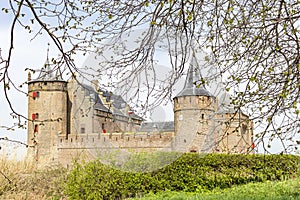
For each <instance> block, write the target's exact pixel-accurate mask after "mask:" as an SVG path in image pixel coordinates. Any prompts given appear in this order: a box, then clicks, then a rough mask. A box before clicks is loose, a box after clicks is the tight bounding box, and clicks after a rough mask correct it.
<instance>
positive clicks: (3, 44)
mask: <svg viewBox="0 0 300 200" xmlns="http://www.w3.org/2000/svg"><path fill="white" fill-rule="evenodd" d="M6 3H7V2H6V1H0V8H2V7H3V6H5V4H6ZM11 23H12V16H11V15H10V14H6V13H4V12H3V11H1V10H0V48H1V55H2V57H3V58H6V57H7V55H8V49H9V44H10V39H11V38H10V28H11V27H10V26H11ZM33 28H34V29H36V28H37V27H35V25H33ZM32 37H33V36H32V35H30V34H28V31H26V30H24V28H23V27H20V26H19V25H17V26H16V29H15V31H14V49H13V53H12V59H11V64H10V68H9V75H10V77H11V78H12V79H13V81H14V83H15V85H16V86H19V85H21V84H23V83H24V82H26V81H27V73H28V72H27V71H25V69H26V68H32V69H40V68H41V67H42V66H43V65H44V63H45V61H46V57H47V49H48V43H50V47H49V49H50V51H49V57H55V56H57V55H58V51H57V50H56V49H55V46H54V45H53V44H52V43H51V40H50V38H49V37H48V36H47V35H45V34H43V35H41V36H38V37H37V38H35V39H32ZM160 56H161V57H158V60H161V61H160V62H159V63H158V64H159V65H160V66H163V68H162V70H163V69H165V68H167V65H168V64H167V63H165V62H164V61H163V60H164V59H160V58H163V57H165V56H167V55H166V54H164V53H161V52H160ZM74 59H75V65H76V66H83V65H84V63H86V62H87V61H86V60H87V59H88V57H84V56H82V55H77V56H76V57H74ZM0 67H2V65H1V66H0ZM36 75H37V74H34V75H33V77H35V76H36ZM183 82H184V81H181V83H180V84H179V85H181V86H182V85H183ZM2 88H3V83H2V82H1V83H0V126H7V127H11V126H13V125H14V123H16V122H17V121H16V120H15V119H13V118H12V116H11V113H12V111H11V110H10V109H9V105H8V102H7V101H6V99H5V97H4V93H3V90H2ZM19 89H21V90H22V91H24V92H25V93H26V92H27V85H26V84H25V85H24V86H23V87H22V88H19ZM177 89H178V90H180V89H181V88H180V87H179V88H177ZM8 95H9V99H10V100H11V102H12V105H13V109H14V110H15V111H16V112H17V113H19V114H22V115H24V116H27V96H26V94H24V93H21V92H17V91H16V90H14V89H11V90H9V93H8ZM172 109H173V108H172V105H171V104H168V105H161V106H159V107H158V108H157V110H156V111H155V112H154V113H153V116H152V118H156V119H159V121H162V120H166V121H170V120H172V119H173V115H169V114H167V113H172ZM23 121H24V120H23ZM4 137H7V138H9V139H10V140H17V141H20V142H23V143H27V141H26V140H27V131H26V130H25V129H15V130H14V131H11V130H6V128H0V138H4ZM0 146H1V147H2V148H1V149H0V156H1V154H5V155H6V154H13V155H14V156H15V157H17V158H21V157H22V156H24V155H25V152H26V150H25V149H26V148H25V147H24V145H21V146H19V145H17V144H16V143H7V142H5V143H3V141H2V142H1V140H0ZM8 146H10V148H8ZM275 146H276V144H275ZM11 147H13V148H11ZM12 152H13V153H12Z"/></svg>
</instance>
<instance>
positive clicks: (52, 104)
mask: <svg viewBox="0 0 300 200" xmlns="http://www.w3.org/2000/svg"><path fill="white" fill-rule="evenodd" d="M67 102H68V94H67V82H66V81H64V80H63V79H62V76H61V72H60V70H59V68H58V69H57V70H56V72H54V70H51V69H50V65H49V64H48V63H46V64H45V66H44V67H43V68H42V70H41V73H40V75H39V77H38V78H37V79H35V80H29V81H28V139H27V140H28V145H29V148H28V156H29V157H30V158H33V159H35V160H37V161H39V162H42V163H43V162H45V163H51V162H52V161H55V160H56V159H57V156H58V150H57V144H58V135H65V136H66V137H67V132H68V130H67V128H68V111H67V108H68V105H67Z"/></svg>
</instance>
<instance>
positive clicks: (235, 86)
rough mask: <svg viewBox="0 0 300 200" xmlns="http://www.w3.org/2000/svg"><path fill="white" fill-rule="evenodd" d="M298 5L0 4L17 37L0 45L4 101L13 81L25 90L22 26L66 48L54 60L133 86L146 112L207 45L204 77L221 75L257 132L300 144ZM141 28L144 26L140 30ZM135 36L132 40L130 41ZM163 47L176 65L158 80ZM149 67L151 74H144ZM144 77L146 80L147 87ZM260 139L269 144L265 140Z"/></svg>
mask: <svg viewBox="0 0 300 200" xmlns="http://www.w3.org/2000/svg"><path fill="white" fill-rule="evenodd" d="M5 2H6V1H5ZM299 10H300V2H298V1H295V0H291V1H283V0H268V1H252V0H245V1H239V0H215V1H200V2H198V1H172V0H169V1H167V0H165V1H148V0H137V1H130V2H128V1H127V0H118V1H115V0H113V1H111V0H101V1H83V0H75V1H71V2H70V1H68V2H65V1H54V2H53V1H50V0H36V1H34V2H31V1H29V0H7V4H6V5H5V4H4V5H3V6H1V11H2V12H3V13H4V14H5V15H6V16H7V18H8V19H9V20H7V21H11V26H10V30H9V32H10V33H9V34H10V38H11V41H10V44H9V47H8V48H5V47H2V46H1V48H4V49H2V50H3V51H5V52H6V54H3V56H2V55H0V82H1V83H3V86H4V87H3V88H4V94H5V97H6V99H7V100H8V101H9V100H10V99H9V95H8V94H7V92H8V90H12V89H15V90H17V91H20V90H21V88H18V87H17V86H16V85H15V84H14V77H13V76H11V74H10V68H11V60H12V59H13V53H14V49H16V48H17V44H15V41H14V38H15V35H16V31H17V30H18V28H20V27H21V28H24V29H25V30H26V31H27V32H28V34H29V36H31V38H32V39H39V37H40V35H42V34H43V35H45V36H47V37H45V38H47V39H45V40H44V39H43V41H45V44H46V41H47V42H49V43H51V44H53V46H54V47H55V48H56V49H57V51H59V53H60V54H61V55H60V56H59V57H58V58H52V59H50V60H51V62H52V64H53V65H54V66H53V67H54V68H62V70H61V71H64V68H66V69H67V71H68V73H70V74H74V72H77V74H78V75H81V76H83V78H84V79H89V80H91V79H102V78H103V76H106V77H107V78H108V79H110V80H109V81H108V83H107V84H106V83H101V86H102V87H106V88H107V87H116V86H117V87H119V88H120V89H121V90H122V91H123V94H126V93H127V91H128V90H130V89H132V90H134V92H133V93H134V94H133V96H132V97H130V98H129V99H131V100H133V99H134V100H135V101H134V102H132V103H134V104H135V105H136V106H139V105H141V106H140V107H141V108H142V109H143V110H144V111H145V110H146V109H147V108H149V107H150V108H153V107H154V106H157V105H159V104H161V103H162V102H166V101H167V99H169V100H171V99H172V98H171V97H172V96H174V94H172V91H173V89H174V84H175V83H176V81H178V79H179V78H180V77H182V76H183V74H184V70H185V68H186V65H187V62H189V59H190V56H191V54H192V51H194V50H195V51H206V52H207V53H208V56H207V57H205V60H206V61H207V62H208V63H207V64H209V66H212V63H215V64H216V66H215V67H213V69H211V70H212V71H214V73H213V75H210V76H208V77H205V78H204V79H205V80H201V81H200V82H201V84H203V83H204V84H207V83H209V82H210V81H213V80H214V79H220V80H222V81H223V82H224V83H225V87H226V88H225V89H226V90H227V91H230V92H231V93H233V94H234V95H233V97H232V102H231V103H232V104H233V105H234V107H235V110H236V112H237V113H238V112H239V111H240V110H243V111H244V112H247V114H249V116H251V118H252V119H254V120H255V122H257V123H256V125H257V126H259V127H260V128H261V129H260V130H261V132H260V133H258V135H257V138H259V139H258V140H259V141H264V139H267V140H269V141H272V140H274V139H275V138H278V139H280V140H282V141H284V140H290V141H293V142H294V144H297V142H299V141H294V139H295V136H297V135H298V134H299V131H300V130H299V127H300V126H299V116H300V107H299V106H300V105H299V103H300V102H299V99H300V98H299V95H300V92H299V88H300V87H299V84H300V83H299V72H300V67H299V66H300V65H299V58H300V51H299V49H300V44H299V39H298V38H299V37H300V35H299V33H300V32H299V18H300V15H299ZM137 29H139V30H142V31H141V33H140V34H137V35H136V34H135V31H136V30H137ZM130 35H131V37H133V38H134V41H131V43H133V45H128V41H127V37H128V36H130ZM159 51H167V53H168V55H169V58H167V59H168V60H169V63H170V65H171V66H172V67H171V70H170V72H169V73H168V76H166V77H165V78H163V79H162V80H160V79H158V78H157V76H156V73H157V68H155V63H156V61H155V54H157V53H159ZM107 52H109V53H107ZM79 53H82V54H88V53H92V57H96V58H99V60H97V62H96V63H94V64H93V66H92V67H91V66H86V68H84V69H80V68H79V67H78V66H76V65H75V63H74V62H73V59H74V55H75V54H79ZM90 68H92V69H90ZM29 70H30V71H35V70H34V69H29ZM149 74H152V75H153V77H146V78H145V75H149ZM143 79H144V80H143ZM145 85H146V86H147V89H146V90H143V89H141V87H143V86H145ZM23 92H24V93H25V94H26V93H27V92H26V91H23ZM143 92H144V93H146V94H147V95H146V96H147V97H148V98H146V99H147V101H148V100H149V99H150V97H153V98H152V99H155V102H151V103H149V102H141V99H136V98H135V97H137V98H138V97H140V96H143V95H142V93H143ZM9 105H10V109H11V110H12V111H13V113H14V114H12V116H13V117H14V118H17V119H18V122H19V123H18V125H17V127H20V128H21V127H24V124H22V123H21V122H22V121H21V119H20V118H24V119H26V117H25V116H24V115H22V114H20V113H17V112H16V110H15V108H14V105H13V104H11V103H10V104H9ZM23 123H24V122H23ZM8 128H9V127H8ZM266 136H268V137H266ZM259 141H258V142H259ZM263 147H264V149H265V150H266V151H267V150H268V148H267V147H268V144H264V146H263ZM282 147H283V148H282V149H283V151H284V152H286V151H289V150H291V146H289V145H285V143H282ZM293 147H294V146H293Z"/></svg>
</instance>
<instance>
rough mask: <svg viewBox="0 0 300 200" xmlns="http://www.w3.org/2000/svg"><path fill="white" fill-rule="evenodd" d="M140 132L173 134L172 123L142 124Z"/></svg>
mask: <svg viewBox="0 0 300 200" xmlns="http://www.w3.org/2000/svg"><path fill="white" fill-rule="evenodd" d="M139 131H140V132H173V131H174V122H173V121H168V122H143V123H142V125H141V127H140V130H139Z"/></svg>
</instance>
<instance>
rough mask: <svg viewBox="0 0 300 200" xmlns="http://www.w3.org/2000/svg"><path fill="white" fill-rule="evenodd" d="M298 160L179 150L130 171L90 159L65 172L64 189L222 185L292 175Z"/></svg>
mask: <svg viewBox="0 0 300 200" xmlns="http://www.w3.org/2000/svg"><path fill="white" fill-rule="evenodd" d="M155 156H156V157H155V158H156V159H157V155H155ZM140 158H141V156H137V157H136V158H131V159H130V163H129V164H127V165H125V166H126V169H128V167H129V166H134V163H135V162H137V163H140V162H141V159H140ZM142 158H143V159H144V158H145V157H144V156H142ZM148 159H151V158H150V157H149V158H148ZM299 164H300V157H298V156H292V155H227V154H208V155H205V156H204V155H200V154H183V155H182V156H181V157H180V158H178V159H177V160H175V161H174V162H173V163H171V164H169V165H167V166H165V167H164V168H162V169H158V170H156V171H152V172H139V173H133V172H126V171H122V170H120V169H121V168H120V169H116V168H113V167H110V166H107V165H104V164H102V163H101V162H99V161H94V162H91V163H88V164H86V165H83V166H82V165H79V164H77V165H76V166H75V168H74V169H73V170H72V171H71V173H70V174H69V177H68V181H67V183H66V193H67V194H68V195H69V197H70V199H123V198H127V197H135V196H141V195H144V194H146V193H149V192H152V193H157V192H160V191H165V190H169V191H186V192H197V191H204V190H212V189H214V188H221V189H222V188H229V187H231V186H233V185H240V184H245V183H249V182H262V181H266V180H272V181H273V180H285V179H288V178H291V177H295V176H298V175H299Z"/></svg>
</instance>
